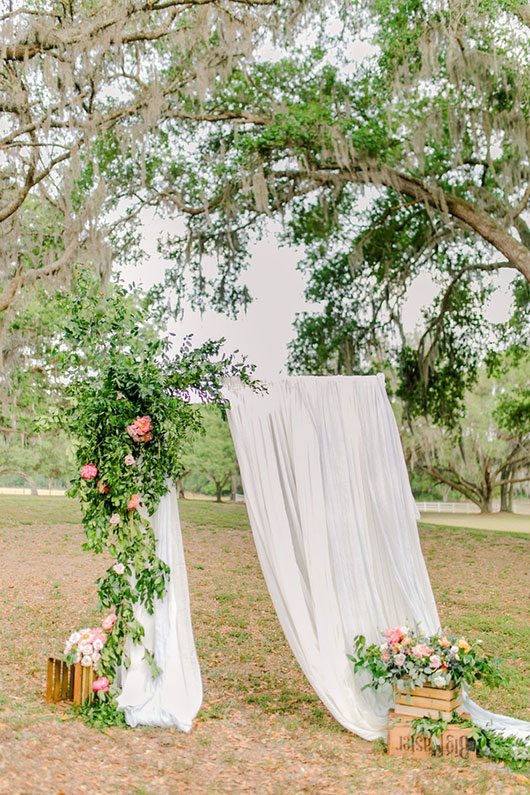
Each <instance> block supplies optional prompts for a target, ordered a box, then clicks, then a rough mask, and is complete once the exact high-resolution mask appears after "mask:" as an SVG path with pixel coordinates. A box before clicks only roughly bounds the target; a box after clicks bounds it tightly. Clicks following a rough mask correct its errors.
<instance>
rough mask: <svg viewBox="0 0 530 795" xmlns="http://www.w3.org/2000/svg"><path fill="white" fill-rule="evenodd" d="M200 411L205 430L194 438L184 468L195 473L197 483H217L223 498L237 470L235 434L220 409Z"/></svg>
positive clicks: (215, 490)
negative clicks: (231, 433) (201, 481)
mask: <svg viewBox="0 0 530 795" xmlns="http://www.w3.org/2000/svg"><path fill="white" fill-rule="evenodd" d="M197 410H198V411H199V412H200V419H201V426H202V432H201V434H199V435H198V436H195V437H194V439H193V442H192V443H191V446H190V449H189V452H187V453H186V455H185V456H184V467H185V469H186V471H187V472H190V473H192V474H193V476H194V482H200V479H201V478H202V479H203V483H204V481H206V483H208V482H211V483H213V486H214V493H215V494H216V496H217V499H218V500H220V498H221V494H222V493H223V490H224V489H225V487H226V486H227V484H228V483H229V481H230V479H231V477H232V476H233V475H235V474H236V472H237V459H236V453H235V450H234V445H233V443H232V437H231V436H230V430H229V428H228V423H227V422H226V420H224V419H223V417H222V416H221V415H220V414H219V412H216V411H214V410H212V409H211V408H210V407H208V406H204V407H202V408H200V409H197ZM205 493H206V492H205Z"/></svg>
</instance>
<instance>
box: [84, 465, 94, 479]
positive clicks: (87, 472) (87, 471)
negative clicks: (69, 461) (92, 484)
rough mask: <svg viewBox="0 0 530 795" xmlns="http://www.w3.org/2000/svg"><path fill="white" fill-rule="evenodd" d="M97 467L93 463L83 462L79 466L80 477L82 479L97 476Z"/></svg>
mask: <svg viewBox="0 0 530 795" xmlns="http://www.w3.org/2000/svg"><path fill="white" fill-rule="evenodd" d="M97 474H98V468H97V467H96V466H94V464H85V465H84V466H82V467H81V477H82V478H83V480H94V478H95V477H97Z"/></svg>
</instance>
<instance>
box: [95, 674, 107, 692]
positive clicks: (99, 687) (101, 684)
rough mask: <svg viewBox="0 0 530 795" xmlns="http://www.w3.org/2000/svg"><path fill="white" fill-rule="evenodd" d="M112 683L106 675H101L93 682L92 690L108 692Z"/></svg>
mask: <svg viewBox="0 0 530 795" xmlns="http://www.w3.org/2000/svg"><path fill="white" fill-rule="evenodd" d="M109 687H110V683H109V680H108V679H107V677H106V676H100V677H99V679H94V681H93V682H92V690H93V691H94V693H98V692H101V693H108V692H109Z"/></svg>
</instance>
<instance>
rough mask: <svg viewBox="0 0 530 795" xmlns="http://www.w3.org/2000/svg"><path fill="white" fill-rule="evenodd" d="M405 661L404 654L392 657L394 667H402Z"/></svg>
mask: <svg viewBox="0 0 530 795" xmlns="http://www.w3.org/2000/svg"><path fill="white" fill-rule="evenodd" d="M406 659H407V658H406V657H405V655H404V654H396V656H395V657H394V662H395V663H396V665H398V666H399V667H400V668H401V666H402V665H405V660H406Z"/></svg>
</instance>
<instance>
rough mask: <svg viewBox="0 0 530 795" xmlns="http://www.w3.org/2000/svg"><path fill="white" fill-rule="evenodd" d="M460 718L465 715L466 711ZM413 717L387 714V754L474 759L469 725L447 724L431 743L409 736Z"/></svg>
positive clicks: (427, 739) (426, 739)
mask: <svg viewBox="0 0 530 795" xmlns="http://www.w3.org/2000/svg"><path fill="white" fill-rule="evenodd" d="M463 717H465V718H469V715H467V714H466V713H464V714H463ZM413 720H414V718H413V717H407V716H406V715H398V714H396V713H395V711H394V710H390V712H389V713H388V753H389V754H390V756H410V757H413V758H414V759H428V758H429V757H431V756H449V757H456V758H458V759H474V758H476V755H477V753H476V750H475V743H474V741H473V740H472V739H471V738H470V737H469V735H470V733H471V731H472V730H471V728H463V727H462V726H460V725H459V724H458V723H453V724H449V726H448V727H447V729H446V731H444V732H443V733H442V735H441V736H440V738H439V739H440V744H439V745H436V746H433V744H432V742H431V739H430V738H429V737H418V736H416V735H411V723H412V721H413Z"/></svg>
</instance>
